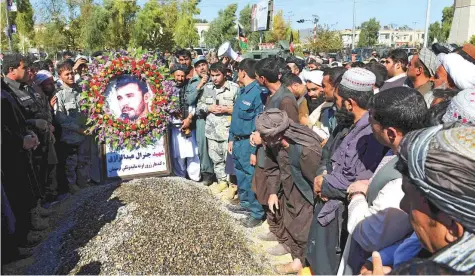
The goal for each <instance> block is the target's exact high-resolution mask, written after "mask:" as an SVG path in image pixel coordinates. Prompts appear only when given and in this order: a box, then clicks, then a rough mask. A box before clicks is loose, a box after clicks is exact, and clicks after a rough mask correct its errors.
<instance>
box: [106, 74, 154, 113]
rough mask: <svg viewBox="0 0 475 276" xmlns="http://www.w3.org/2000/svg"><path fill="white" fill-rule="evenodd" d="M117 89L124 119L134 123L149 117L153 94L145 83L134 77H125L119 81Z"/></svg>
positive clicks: (116, 85)
mask: <svg viewBox="0 0 475 276" xmlns="http://www.w3.org/2000/svg"><path fill="white" fill-rule="evenodd" d="M115 89H116V93H117V101H118V103H119V109H120V111H121V113H122V115H120V117H121V118H122V119H129V120H130V121H132V122H133V121H136V120H137V119H140V118H142V117H145V116H147V114H148V112H149V111H148V102H149V100H150V98H151V94H150V92H149V91H148V88H147V84H145V82H143V81H140V80H138V79H137V78H135V77H132V76H123V77H120V78H119V79H118V80H117V83H116V84H115Z"/></svg>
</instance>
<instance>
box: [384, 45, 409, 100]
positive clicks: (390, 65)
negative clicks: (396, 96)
mask: <svg viewBox="0 0 475 276" xmlns="http://www.w3.org/2000/svg"><path fill="white" fill-rule="evenodd" d="M385 63H386V64H385V65H386V69H387V70H388V77H389V79H387V80H386V81H385V82H384V84H383V86H382V87H381V89H380V91H384V90H386V89H389V88H392V87H398V86H403V85H404V84H405V83H406V80H407V75H406V71H407V63H408V56H407V52H406V51H405V50H403V49H395V50H392V51H391V52H390V53H389V57H388V58H387V59H386V61H385Z"/></svg>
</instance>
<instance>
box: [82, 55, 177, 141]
mask: <svg viewBox="0 0 475 276" xmlns="http://www.w3.org/2000/svg"><path fill="white" fill-rule="evenodd" d="M124 54H127V53H124V52H122V53H121V54H120V55H121V56H120V57H117V58H113V57H114V55H115V56H116V55H117V54H114V55H113V56H112V58H110V57H108V56H102V57H99V58H96V59H95V60H93V61H92V63H91V64H90V65H89V75H88V76H86V77H84V79H83V81H82V82H81V85H82V91H83V92H82V94H81V110H82V111H83V112H85V113H86V117H87V121H86V125H87V126H88V128H87V129H86V132H87V133H93V134H96V135H97V138H98V140H99V141H101V142H104V143H106V144H108V145H109V146H111V148H112V149H114V150H117V149H122V148H127V149H129V150H132V149H134V148H138V147H144V146H148V145H151V144H153V143H154V142H155V141H156V140H158V139H160V138H161V137H162V135H163V134H164V133H165V132H166V130H167V126H168V122H169V120H170V116H172V114H174V113H176V112H177V111H178V97H177V96H176V95H175V94H174V87H173V82H172V81H170V80H165V78H164V75H165V74H166V73H167V71H166V69H165V66H163V64H160V61H159V60H157V58H156V57H153V56H150V55H143V56H142V58H141V59H137V58H134V57H130V56H124ZM121 75H130V76H134V77H136V78H138V79H139V80H142V81H145V83H146V84H147V85H148V88H149V90H150V92H151V93H152V96H151V97H152V99H151V106H150V107H151V108H150V110H149V112H148V114H147V115H146V116H145V117H142V118H139V119H137V120H135V121H131V120H129V119H128V118H126V119H122V118H119V117H116V116H114V115H113V114H112V112H111V111H110V110H108V108H107V107H106V105H105V104H104V100H105V95H104V92H105V91H106V88H107V86H108V85H109V83H110V81H111V80H112V79H114V78H116V77H118V76H121Z"/></svg>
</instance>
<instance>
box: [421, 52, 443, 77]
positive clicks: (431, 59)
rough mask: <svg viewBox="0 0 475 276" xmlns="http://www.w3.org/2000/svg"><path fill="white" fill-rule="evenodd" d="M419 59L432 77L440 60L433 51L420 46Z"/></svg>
mask: <svg viewBox="0 0 475 276" xmlns="http://www.w3.org/2000/svg"><path fill="white" fill-rule="evenodd" d="M419 60H420V61H421V62H422V63H423V64H424V66H425V67H426V68H427V69H428V70H429V73H430V76H431V77H433V76H434V75H435V71H437V68H439V66H440V62H439V60H438V59H437V56H436V55H435V54H434V52H432V51H431V50H429V48H422V49H421V51H420V52H419Z"/></svg>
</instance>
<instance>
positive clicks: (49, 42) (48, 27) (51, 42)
mask: <svg viewBox="0 0 475 276" xmlns="http://www.w3.org/2000/svg"><path fill="white" fill-rule="evenodd" d="M63 29H64V25H63V23H62V22H61V21H56V22H50V23H46V24H43V25H41V26H40V27H39V29H38V31H37V33H36V36H35V42H36V45H37V47H39V48H41V49H43V50H44V51H46V52H47V53H48V54H50V55H54V54H56V53H57V52H58V51H61V50H63V49H66V48H67V47H68V44H67V39H66V37H65V36H64V34H63Z"/></svg>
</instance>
